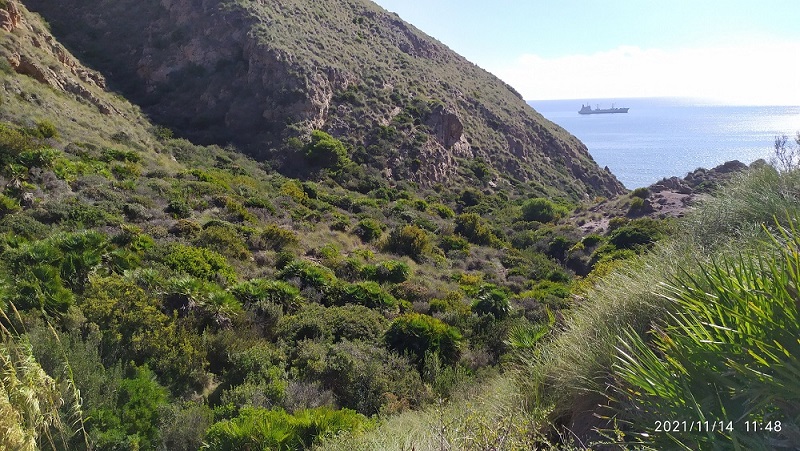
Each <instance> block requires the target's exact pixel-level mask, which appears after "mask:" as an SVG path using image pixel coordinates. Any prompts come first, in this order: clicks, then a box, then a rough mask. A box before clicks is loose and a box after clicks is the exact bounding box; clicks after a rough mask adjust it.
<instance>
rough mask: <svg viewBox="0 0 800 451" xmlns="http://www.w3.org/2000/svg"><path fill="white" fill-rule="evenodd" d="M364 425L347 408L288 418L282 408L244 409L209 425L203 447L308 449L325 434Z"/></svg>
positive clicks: (220, 450)
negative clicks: (235, 414)
mask: <svg viewBox="0 0 800 451" xmlns="http://www.w3.org/2000/svg"><path fill="white" fill-rule="evenodd" d="M366 422H367V419H366V418H365V417H364V416H362V415H359V414H357V413H356V412H354V411H352V410H348V409H342V410H332V409H330V408H327V407H318V408H315V409H308V410H301V411H298V412H295V414H294V415H291V414H288V413H286V411H284V410H282V409H275V410H267V409H263V408H255V407H245V408H243V409H242V410H241V411H239V415H238V416H236V417H235V418H233V419H230V420H225V421H221V422H219V423H216V424H214V425H213V426H211V428H209V430H208V432H207V433H206V440H205V442H206V445H205V446H204V448H205V449H208V450H211V451H239V450H247V449H253V450H255V449H276V450H303V449H311V447H312V446H313V445H314V444H315V443H316V442H317V440H318V438H320V437H322V436H324V435H327V434H335V433H338V432H341V431H354V430H357V429H359V428H361V427H362V426H363V425H364V424H366Z"/></svg>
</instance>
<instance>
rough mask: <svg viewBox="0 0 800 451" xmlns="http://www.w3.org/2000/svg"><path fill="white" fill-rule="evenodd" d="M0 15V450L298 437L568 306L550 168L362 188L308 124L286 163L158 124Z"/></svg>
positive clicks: (437, 384)
mask: <svg viewBox="0 0 800 451" xmlns="http://www.w3.org/2000/svg"><path fill="white" fill-rule="evenodd" d="M0 27H2V31H0V33H2V34H0V56H2V57H1V58H0V94H2V97H0V186H2V192H1V193H0V312H1V313H2V314H1V315H0V340H2V344H0V373H2V376H0V393H3V394H7V396H6V395H3V396H0V412H1V413H2V415H0V431H3V432H2V434H0V448H3V449H19V448H24V447H27V448H29V449H34V448H36V447H39V448H42V447H44V448H56V449H132V448H138V449H170V450H180V449H198V448H199V447H200V446H201V444H202V443H206V444H208V446H209V449H231V448H230V447H233V449H244V448H245V447H246V446H249V445H248V443H251V444H252V443H257V444H258V446H259V447H260V446H262V445H263V444H264V443H267V444H271V445H275V447H278V446H283V447H285V448H290V449H307V448H310V447H311V446H312V445H314V444H316V443H319V442H320V440H321V439H322V437H323V436H324V435H326V434H327V433H334V432H338V431H347V430H349V431H353V432H358V431H362V430H366V429H370V428H372V427H374V426H375V424H376V423H377V422H378V421H380V418H388V417H392V416H394V415H395V414H398V413H401V412H409V411H410V410H412V409H417V408H421V407H424V406H427V405H429V404H430V403H432V402H434V401H435V400H436V399H440V398H447V397H449V396H450V394H451V393H453V392H454V391H455V390H456V389H457V387H459V386H462V385H473V384H477V383H479V382H480V381H482V380H484V379H485V378H487V377H490V376H491V375H492V374H495V373H496V372H498V371H500V364H501V362H502V361H503V360H504V359H506V358H507V355H508V352H509V345H508V343H507V342H506V341H505V339H506V337H507V336H508V333H509V331H510V330H511V329H513V328H515V327H523V326H526V325H528V326H530V325H533V324H538V323H540V322H542V321H546V318H547V317H548V313H547V312H548V311H553V312H561V311H562V310H567V309H569V308H570V307H571V305H572V299H573V298H572V295H571V287H570V284H571V281H572V279H573V271H572V270H571V269H569V267H568V265H567V263H568V258H567V257H568V255H567V250H568V248H570V247H571V246H573V245H576V244H578V241H579V240H580V235H579V232H578V230H577V228H575V227H574V226H572V225H570V224H569V223H567V222H565V221H564V218H565V217H566V216H567V215H568V212H569V210H570V209H571V208H573V207H574V206H575V204H574V203H571V201H570V199H573V198H574V197H578V194H577V193H579V192H581V191H580V190H578V191H575V192H573V193H572V194H570V192H569V191H568V190H567V189H565V186H561V185H557V184H558V183H559V180H562V179H558V178H557V179H554V180H550V181H549V183H550V182H551V183H554V184H556V185H547V186H544V185H543V186H533V184H531V185H526V184H521V183H520V184H517V185H516V186H510V185H504V184H503V183H500V182H498V183H494V185H496V186H495V187H492V184H491V183H490V182H492V183H493V181H492V179H491V178H490V177H483V179H484V180H485V182H486V184H485V185H484V184H483V182H480V181H479V180H480V179H479V178H478V175H477V174H478V173H483V174H484V175H486V174H487V173H488V172H487V171H486V170H485V169H486V167H485V166H480V165H477V161H472V162H471V164H472V166H471V167H472V169H471V170H470V173H471V174H472V175H469V176H467V175H463V174H462V175H463V177H464V181H468V182H470V185H469V186H465V185H464V184H455V186H454V187H453V189H452V190H448V189H443V188H442V187H439V189H434V188H437V187H435V186H433V187H431V188H427V189H426V188H423V187H420V188H419V189H417V187H415V186H414V185H413V184H412V183H397V182H394V181H392V180H391V179H387V178H385V177H377V178H374V179H371V181H370V185H369V187H370V189H369V190H364V189H362V188H363V187H362V186H360V185H359V182H361V181H362V180H363V179H365V178H368V177H362V176H366V175H368V174H367V173H366V172H359V171H367V169H364V166H362V165H359V164H358V163H356V162H355V161H353V160H354V159H356V158H357V155H356V154H354V153H353V148H352V147H349V148H348V145H347V143H346V141H347V137H344V136H342V137H341V140H340V139H337V138H335V137H333V136H331V135H330V134H327V133H325V132H321V131H318V130H314V131H312V132H311V133H309V136H305V135H303V136H302V138H300V139H295V140H287V141H288V142H290V143H292V145H294V146H296V149H295V150H296V151H297V152H299V154H300V156H299V160H301V161H303V160H306V159H308V160H306V162H307V163H310V162H313V161H317V159H319V161H324V162H326V165H325V166H320V167H316V168H311V169H313V170H311V171H308V172H302V171H297V172H299V175H301V176H302V177H300V178H292V177H289V176H287V175H285V174H282V173H280V172H278V171H276V170H274V169H273V166H272V165H271V164H265V163H263V162H259V161H256V160H254V159H252V158H249V157H247V156H245V155H244V154H243V153H242V152H239V151H238V149H237V148H235V147H225V148H223V147H220V146H216V145H208V146H203V145H198V144H194V143H192V142H190V141H188V140H186V139H179V138H174V137H173V135H172V132H171V130H170V129H169V128H167V127H165V126H163V125H157V124H154V123H152V122H151V121H150V120H149V118H148V116H147V115H146V114H144V113H143V112H142V111H141V110H140V109H139V107H138V106H135V105H134V104H132V103H130V102H129V101H128V100H127V99H126V98H125V97H123V96H122V95H121V94H119V93H116V92H114V91H112V88H111V87H110V86H113V82H111V81H107V78H106V75H108V74H104V73H100V72H98V71H95V70H93V69H91V68H89V67H87V66H86V65H84V64H83V63H82V61H81V60H80V59H79V58H78V57H76V56H75V55H74V54H73V53H71V52H70V51H69V50H68V49H67V48H66V47H65V46H64V45H62V44H61V43H60V41H59V40H58V39H56V38H55V37H54V36H53V35H52V34H51V33H50V30H49V27H48V25H47V24H46V23H45V22H44V21H42V20H41V18H40V17H39V16H38V15H37V14H35V13H31V12H29V11H28V10H27V9H26V8H25V7H24V6H23V5H21V4H20V3H17V2H9V1H6V2H0ZM145 107H146V106H145ZM343 141H345V142H343ZM481 171H483V172H481ZM470 177H472V178H470ZM565 177H567V176H565ZM563 180H566V178H565V179H563ZM565 183H567V182H565ZM568 183H573V182H568ZM575 183H577V182H575ZM575 186H577V185H575ZM547 193H552V194H553V195H554V197H551V198H544V197H537V198H533V199H532V198H530V197H531V196H534V195H538V196H543V195H545V194H547ZM573 194H574V195H575V196H574V197H573ZM584 194H585V192H584ZM581 195H583V194H581ZM610 239H611V238H610V236H608V237H606V236H603V237H599V239H596V240H595V241H593V244H591V245H588V246H582V247H581V249H582V250H581V252H580V256H579V257H580V259H582V260H581V261H582V262H583V263H584V264H589V265H591V260H592V259H593V258H594V257H597V259H599V258H600V255H601V254H602V255H606V254H609V253H611V252H613V251H614V250H616V249H617V248H616V245H613V244H609V243H608V241H609V240H610ZM602 244H605V245H606V246H605V247H603V251H602V252H598V253H594V252H593V251H594V250H598V249H599V248H600V247H602V246H601V245H602ZM584 260H585V261H584ZM265 425H267V426H265ZM254 446H255V445H254ZM226 447H228V448H226Z"/></svg>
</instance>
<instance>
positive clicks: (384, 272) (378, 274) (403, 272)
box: [361, 260, 411, 283]
mask: <svg viewBox="0 0 800 451" xmlns="http://www.w3.org/2000/svg"><path fill="white" fill-rule="evenodd" d="M361 275H362V276H363V277H364V278H365V279H369V280H374V281H376V282H380V283H386V282H388V283H403V282H405V281H406V280H408V278H409V276H410V275H411V268H409V266H408V265H407V264H405V263H403V262H400V261H397V260H387V261H384V262H380V263H378V264H377V265H365V266H364V267H363V268H361Z"/></svg>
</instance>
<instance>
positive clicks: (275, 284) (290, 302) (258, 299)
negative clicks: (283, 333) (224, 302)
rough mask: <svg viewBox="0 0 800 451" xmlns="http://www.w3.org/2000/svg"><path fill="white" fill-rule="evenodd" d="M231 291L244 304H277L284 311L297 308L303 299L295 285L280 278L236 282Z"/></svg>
mask: <svg viewBox="0 0 800 451" xmlns="http://www.w3.org/2000/svg"><path fill="white" fill-rule="evenodd" d="M231 292H232V293H233V295H234V296H236V298H237V299H239V300H240V301H241V302H242V303H244V304H245V305H251V306H253V307H254V308H258V307H259V306H261V305H262V304H263V303H270V304H275V305H279V306H280V307H281V309H282V310H283V311H284V312H285V313H289V312H293V311H295V310H297V309H298V308H299V307H300V304H301V303H302V300H303V298H302V297H301V296H300V290H299V289H298V288H297V287H295V286H293V285H289V284H288V283H286V282H283V281H280V280H267V279H251V280H248V281H247V282H242V283H240V284H237V285H236V286H234V287H233V288H232V289H231Z"/></svg>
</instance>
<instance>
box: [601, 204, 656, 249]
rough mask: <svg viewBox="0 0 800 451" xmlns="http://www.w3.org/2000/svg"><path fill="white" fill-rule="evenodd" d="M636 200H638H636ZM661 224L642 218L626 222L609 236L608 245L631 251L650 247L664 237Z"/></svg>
mask: <svg viewBox="0 0 800 451" xmlns="http://www.w3.org/2000/svg"><path fill="white" fill-rule="evenodd" d="M637 199H638V198H637ZM664 231H665V226H664V224H663V222H661V221H658V220H655V219H650V218H642V219H636V220H633V221H630V222H628V223H627V224H626V225H624V226H621V227H619V228H617V229H615V230H614V231H613V232H612V233H611V234H610V235H609V239H608V241H609V243H611V244H613V245H614V246H616V247H617V248H619V249H632V248H634V247H636V246H645V245H650V244H652V243H654V242H655V241H657V240H658V239H660V238H661V237H663V236H664Z"/></svg>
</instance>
